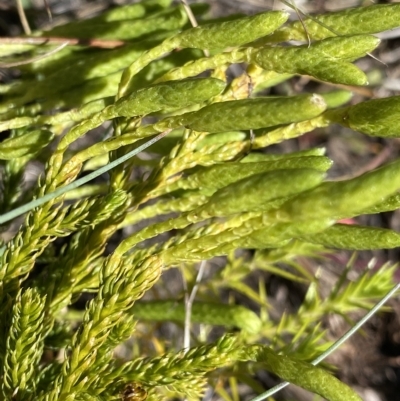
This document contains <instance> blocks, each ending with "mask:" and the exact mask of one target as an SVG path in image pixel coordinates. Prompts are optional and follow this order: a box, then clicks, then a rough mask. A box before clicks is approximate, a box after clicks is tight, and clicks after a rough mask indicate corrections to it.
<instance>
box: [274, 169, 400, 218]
mask: <svg viewBox="0 0 400 401" xmlns="http://www.w3.org/2000/svg"><path fill="white" fill-rule="evenodd" d="M398 189H400V161H395V162H393V163H390V164H388V165H386V166H384V167H381V168H379V169H377V170H374V171H371V172H369V173H366V174H364V175H362V176H360V177H356V178H353V179H351V180H347V181H337V182H325V183H323V184H321V185H320V186H318V187H317V188H314V189H312V190H310V191H307V192H305V193H303V194H300V195H298V196H296V197H295V198H293V199H292V200H290V201H288V202H287V203H286V204H285V205H283V207H282V208H281V209H280V210H279V212H277V213H278V214H279V216H280V218H281V219H283V220H286V219H287V220H312V219H323V218H332V219H335V220H339V219H341V218H344V217H353V216H355V215H357V214H360V213H362V212H363V210H366V209H368V208H369V207H372V206H373V205H375V204H378V203H380V202H382V200H384V199H385V198H387V197H389V196H390V195H393V194H394V193H395V192H396V191H397V190H398Z"/></svg>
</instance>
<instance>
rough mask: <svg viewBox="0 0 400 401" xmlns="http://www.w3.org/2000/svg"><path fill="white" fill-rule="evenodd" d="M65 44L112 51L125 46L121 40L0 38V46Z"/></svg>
mask: <svg viewBox="0 0 400 401" xmlns="http://www.w3.org/2000/svg"><path fill="white" fill-rule="evenodd" d="M66 42H67V45H68V46H78V45H79V46H90V47H100V48H103V49H114V48H115V47H120V46H123V45H124V44H125V42H124V41H122V40H106V39H78V38H59V37H48V38H45V37H43V36H41V37H39V36H38V37H19V36H18V37H13V38H5V37H0V45H60V44H64V43H66Z"/></svg>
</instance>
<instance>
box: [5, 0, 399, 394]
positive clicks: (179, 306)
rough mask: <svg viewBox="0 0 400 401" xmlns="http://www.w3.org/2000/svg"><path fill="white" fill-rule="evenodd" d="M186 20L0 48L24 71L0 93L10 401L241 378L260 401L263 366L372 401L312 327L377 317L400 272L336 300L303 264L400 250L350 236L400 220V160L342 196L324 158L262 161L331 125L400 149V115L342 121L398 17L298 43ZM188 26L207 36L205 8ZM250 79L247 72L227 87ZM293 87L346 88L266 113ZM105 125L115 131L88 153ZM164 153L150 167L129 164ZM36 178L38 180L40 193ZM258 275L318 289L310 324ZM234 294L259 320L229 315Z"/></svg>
mask: <svg viewBox="0 0 400 401" xmlns="http://www.w3.org/2000/svg"><path fill="white" fill-rule="evenodd" d="M170 3H171V2H170V1H169V0H147V1H143V2H140V3H135V4H132V5H127V6H123V7H119V8H115V9H112V10H110V11H108V12H106V13H104V14H102V15H100V16H97V17H95V18H92V19H89V20H85V21H78V22H71V23H68V24H66V25H63V26H59V27H55V28H53V29H51V30H48V31H42V32H35V33H34V34H33V35H32V36H33V38H34V40H35V41H36V42H35V43H36V44H32V42H29V41H28V40H22V41H20V43H17V44H16V43H12V44H4V43H3V44H1V45H0V55H1V57H2V59H3V60H2V63H3V64H4V65H7V64H8V65H12V64H18V69H19V71H20V77H19V78H18V79H15V80H14V81H12V82H9V83H7V84H2V85H1V86H0V93H1V98H0V99H1V101H0V113H1V114H0V130H1V131H2V132H3V135H4V139H3V140H2V142H1V143H0V159H1V161H2V167H3V170H2V191H1V199H0V200H1V203H0V204H1V210H2V216H0V220H1V224H2V225H3V226H2V227H3V231H7V234H8V237H7V240H4V243H3V244H2V248H1V256H0V302H1V308H0V328H1V330H0V380H1V396H0V397H1V399H4V400H21V401H22V400H26V401H28V400H35V401H37V400H39V401H56V400H60V401H61V400H62V401H72V400H121V399H122V400H124V401H143V400H144V399H145V398H146V397H147V399H148V400H160V399H173V398H174V397H184V398H186V399H189V400H196V399H200V398H201V397H202V395H203V394H204V392H205V390H206V388H207V385H209V386H212V387H214V388H215V391H216V392H217V393H218V394H219V396H221V397H222V398H224V399H226V400H230V399H231V398H230V397H231V396H230V395H229V393H228V391H227V387H224V383H225V384H226V383H227V379H228V378H230V381H229V383H230V385H231V388H232V389H233V390H234V389H235V385H234V383H236V382H242V383H246V384H247V385H248V386H250V387H252V388H253V390H254V394H257V393H260V392H262V389H260V386H259V384H257V383H256V382H255V381H254V380H253V379H252V374H253V373H254V371H255V370H256V369H265V370H268V371H270V372H272V373H274V374H275V375H277V376H279V377H281V378H282V379H284V380H287V381H289V382H291V383H294V384H297V385H299V386H301V387H303V388H305V389H308V390H310V391H312V392H314V393H316V394H319V395H321V396H322V397H324V398H325V399H327V400H331V401H349V400H350V401H351V400H360V397H359V396H358V395H357V394H356V393H355V392H354V391H353V390H352V389H351V388H350V387H348V386H347V385H345V384H343V383H342V382H340V381H339V380H338V379H336V378H335V377H334V376H333V375H332V373H331V371H329V370H327V369H325V368H320V367H315V366H313V365H312V364H311V363H310V362H311V361H312V360H313V359H314V358H315V357H316V356H318V355H319V354H320V353H321V352H322V351H323V350H324V349H326V348H327V347H328V346H329V344H330V341H329V339H328V336H327V333H326V332H325V330H324V328H323V327H322V325H320V324H318V322H321V320H322V319H323V318H324V317H325V316H327V315H328V314H331V313H336V314H339V315H347V314H349V313H351V312H355V311H359V310H360V308H361V309H370V308H371V307H372V305H373V303H374V302H375V301H376V300H378V299H380V298H381V297H383V296H384V294H385V293H386V292H388V291H389V290H390V289H391V288H392V287H393V272H394V269H395V266H390V265H385V266H383V267H382V268H381V269H380V270H379V271H377V272H375V273H374V274H372V273H371V272H370V271H369V270H368V269H367V270H366V271H365V272H363V273H361V274H360V275H359V276H358V278H357V279H355V280H353V281H349V280H347V279H346V272H347V271H348V270H349V269H347V270H346V271H345V273H344V274H343V275H342V277H341V278H340V279H339V280H338V283H337V284H336V285H335V286H334V287H333V288H332V291H331V293H330V295H329V296H328V297H326V298H321V296H320V291H319V288H320V287H319V286H320V284H319V279H318V277H315V276H314V275H312V274H311V273H310V272H309V271H307V270H306V269H305V268H303V267H302V266H301V264H300V263H298V262H297V261H296V258H298V257H299V256H310V257H316V256H320V255H322V254H323V253H326V252H327V250H328V249H348V250H370V249H381V248H393V247H397V246H400V235H399V234H398V233H396V232H395V231H392V230H389V229H382V228H376V227H366V226H359V225H346V224H341V223H340V221H342V220H343V219H348V218H354V217H356V216H358V215H362V214H373V213H380V212H384V211H390V210H395V209H397V208H398V207H399V206H400V196H399V194H398V190H399V189H400V160H396V161H394V162H392V163H390V164H386V165H384V166H383V167H380V168H378V169H376V170H373V171H370V172H368V173H366V174H363V175H361V176H358V177H356V178H352V179H349V180H344V181H329V180H328V179H327V178H326V173H327V171H328V170H329V168H330V167H331V166H332V163H333V162H332V160H330V159H329V158H328V157H326V156H325V154H324V153H325V152H324V149H307V150H305V151H302V152H297V153H291V154H280V155H277V154H274V155H273V154H268V153H265V152H260V150H261V149H265V148H267V147H268V146H270V145H273V144H278V143H280V142H282V141H285V140H288V139H290V138H297V137H299V136H301V135H303V134H305V133H307V132H310V131H312V130H314V129H315V128H323V127H327V126H330V125H331V124H339V125H342V126H344V127H348V128H351V129H352V130H354V131H358V132H361V133H364V134H366V135H370V136H380V137H398V136H400V97H396V96H394V97H389V98H385V99H372V100H368V101H363V102H359V103H358V104H352V105H349V104H348V101H349V99H350V97H351V87H352V86H359V85H366V84H367V77H366V75H365V73H364V72H363V71H361V70H360V69H359V68H358V67H357V66H356V65H355V64H354V63H353V62H354V61H355V60H357V59H359V58H361V57H366V56H367V55H368V54H369V53H370V52H372V51H373V50H374V49H375V48H376V47H377V46H378V45H379V40H378V39H377V38H376V37H375V36H373V34H375V33H377V32H381V31H384V30H388V29H392V28H395V27H398V26H400V4H391V5H371V6H368V7H360V8H355V9H348V10H344V11H339V12H334V13H327V14H324V15H317V16H315V17H313V18H311V17H310V18H307V19H305V20H304V21H303V24H304V26H303V25H302V24H301V23H300V22H287V20H288V14H287V13H286V12H283V11H268V12H265V13H261V14H258V15H254V16H250V17H235V18H231V19H227V20H216V21H208V22H207V23H204V21H203V23H201V25H200V26H199V27H196V28H191V27H190V25H189V23H188V18H187V16H186V13H185V12H184V9H183V8H182V7H181V6H173V5H171V4H170ZM193 11H194V13H195V14H196V15H197V16H198V17H199V19H200V21H201V15H202V14H203V13H204V12H205V11H206V8H205V7H204V6H203V5H195V6H194V7H193ZM305 29H306V31H307V34H308V36H309V38H310V39H311V42H310V43H309V44H308V43H307V34H306V32H305ZM55 38H57V40H55ZM60 38H61V39H60ZM32 40H33V39H32ZM40 40H43V43H42V45H40V46H39V45H37V43H38V41H39V42H40ZM291 41H296V42H291ZM299 42H303V43H304V44H299ZM60 43H62V44H63V46H64V47H63V48H61V47H60ZM293 43H295V44H293ZM57 47H58V48H57ZM54 49H55V50H56V51H53V50H54ZM205 51H207V52H205ZM28 58H31V59H33V62H30V63H23V60H24V59H28ZM21 61H22V62H21ZM31 61H32V60H31ZM234 64H240V66H241V67H242V73H241V74H237V75H236V76H234V77H233V78H232V74H230V73H229V71H230V67H231V66H232V65H234ZM294 75H307V76H309V77H310V78H311V79H315V80H319V81H325V82H327V83H331V84H340V85H346V86H347V87H348V90H333V91H331V92H329V93H324V94H315V93H300V94H297V95H293V96H265V95H263V93H265V92H263V91H264V90H265V89H266V88H271V87H273V86H275V85H277V84H278V83H281V82H284V81H285V80H288V79H289V78H291V77H292V76H294ZM100 126H108V127H109V128H110V129H109V130H108V132H109V134H107V135H106V136H102V137H100V136H99V135H97V136H96V135H95V136H94V138H95V139H94V140H91V139H90V138H91V136H92V135H93V133H92V132H90V131H91V130H93V129H95V128H97V127H100ZM159 134H161V135H159ZM157 135H158V136H157ZM85 138H86V141H84V139H85ZM149 139H151V142H150V143H147V141H148V140H149ZM150 144H151V147H149V152H150V153H149V154H147V156H145V157H131V155H132V154H136V153H137V152H138V150H141V149H144V148H145V147H147V146H149V145H150ZM135 149H136V150H135ZM31 162H36V163H42V164H43V165H44V171H43V173H42V174H41V176H40V177H39V179H38V181H37V183H36V184H35V185H33V186H26V185H23V182H24V174H25V173H26V171H27V170H28V169H29V166H30V165H32V163H31ZM118 163H119V164H118ZM106 165H107V166H110V165H111V166H114V168H112V169H111V170H109V174H108V175H107V177H105V178H104V179H102V180H100V181H96V182H93V181H92V182H89V181H90V179H91V178H92V177H93V175H96V173H95V174H93V175H90V174H89V172H93V171H96V170H98V169H100V168H103V169H102V170H100V172H103V171H105V170H106V169H108V168H109V167H104V166H106ZM86 174H89V175H86ZM99 174H100V173H99V172H97V175H99ZM85 177H86V180H85ZM87 177H89V178H87ZM83 183H84V185H81V184H83ZM78 185H81V186H80V187H78ZM32 199H34V200H35V201H34V203H33V204H32V203H28V202H29V201H30V200H32ZM27 203H28V206H27V207H25V208H22V209H21V208H20V207H21V206H22V205H25V204H27ZM22 213H25V214H24V218H23V220H21V218H18V215H20V214H22ZM13 219H14V223H13V224H12V225H10V224H11V220H13ZM131 227H133V228H131ZM121 233H123V235H121ZM107 245H108V246H107ZM246 250H252V252H248V251H246ZM216 257H219V258H218V259H217V260H218V261H219V262H218V263H219V269H218V271H217V272H215V273H214V274H211V273H209V275H208V277H207V279H206V280H203V281H201V280H200V276H201V274H196V271H197V269H198V266H199V263H200V264H201V268H200V269H201V270H200V271H201V272H204V271H207V270H210V269H209V268H208V267H209V263H210V262H208V263H207V262H205V261H210V260H216V259H214V258H216ZM221 261H223V262H221ZM284 264H286V265H289V266H291V269H284V268H283V267H282V266H283V265H284ZM168 269H180V271H181V272H182V274H183V277H184V278H185V282H186V283H187V284H188V285H189V286H190V287H193V286H194V290H193V291H192V292H191V294H186V295H187V296H186V301H185V300H184V294H183V293H182V292H180V291H176V288H179V284H176V283H172V282H170V281H167V280H166V279H164V276H162V274H163V272H165V271H166V270H168ZM257 271H259V272H260V271H261V272H262V271H266V272H269V273H273V274H277V275H281V276H283V277H285V278H286V279H289V280H293V281H296V282H300V283H303V284H305V285H307V286H308V292H307V294H306V297H305V299H304V301H303V304H302V305H301V307H300V309H299V310H297V311H296V312H295V313H289V312H288V313H287V314H285V315H284V316H283V317H282V319H281V320H280V321H279V322H278V321H276V320H274V318H273V314H272V313H271V311H272V307H271V306H270V305H269V303H268V298H267V294H266V293H265V285H264V284H263V279H262V278H261V276H260V275H259V276H257V277H258V278H259V289H255V288H254V286H251V285H249V284H248V282H247V281H246V278H247V277H248V276H250V275H252V274H254V273H255V272H257ZM196 276H197V279H196ZM227 290H228V291H235V292H236V293H239V294H241V296H244V297H245V298H247V299H248V302H247V303H246V302H245V303H244V305H236V304H234V303H229V302H227V301H226V298H223V294H224V293H226V291H227ZM195 294H197V296H196V298H195V299H193V298H194V295H195ZM144 295H145V299H146V300H145V301H144V300H141V298H142V297H143V296H144ZM189 295H193V296H189ZM82 299H87V300H88V301H87V303H86V306H85V307H84V309H82V307H79V302H78V303H77V301H78V300H81V301H80V304H81V303H82ZM246 305H247V306H246ZM248 305H253V310H252V309H251V308H250V307H249V306H248ZM160 321H173V322H177V323H178V325H180V326H179V327H182V325H183V327H184V329H185V333H186V334H185V336H184V337H185V345H182V344H178V343H177V342H176V344H173V343H171V339H170V338H166V337H163V335H162V331H157V330H156V327H157V326H155V325H154V322H160ZM197 323H200V324H202V325H203V326H202V327H204V329H203V330H202V333H203V334H202V335H196V332H193V333H192V337H193V338H192V347H191V348H186V346H187V345H188V340H189V338H190V333H189V334H188V332H189V329H190V327H191V324H197ZM213 326H222V327H224V328H225V330H224V333H222V332H221V331H217V332H210V328H211V327H213ZM217 333H218V334H217ZM221 333H222V334H221ZM177 338H179V336H177ZM116 349H117V350H118V349H119V350H121V349H123V350H124V353H123V355H122V356H121V353H120V352H116ZM218 375H219V377H220V380H219V381H217V378H218ZM221 383H222V384H221Z"/></svg>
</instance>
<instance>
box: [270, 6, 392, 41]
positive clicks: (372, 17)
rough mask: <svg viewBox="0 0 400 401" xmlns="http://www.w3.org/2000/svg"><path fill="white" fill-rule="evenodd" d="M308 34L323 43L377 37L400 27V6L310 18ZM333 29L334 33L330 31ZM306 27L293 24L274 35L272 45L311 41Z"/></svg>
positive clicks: (306, 25) (307, 22)
mask: <svg viewBox="0 0 400 401" xmlns="http://www.w3.org/2000/svg"><path fill="white" fill-rule="evenodd" d="M302 22H303V23H304V24H305V27H306V30H307V34H308V35H310V36H311V38H312V39H315V40H320V39H325V38H329V37H333V36H337V35H341V36H343V35H359V34H368V33H377V32H382V31H386V30H388V29H393V28H396V27H398V26H400V4H376V5H370V6H368V7H357V8H350V9H346V10H341V11H337V12H330V13H327V14H322V15H318V16H315V19H311V18H306V19H304V20H303V21H302ZM328 28H330V29H328ZM307 34H306V32H305V29H304V26H303V24H302V23H301V22H300V21H296V22H292V23H291V24H289V25H288V26H285V27H283V28H281V29H279V30H278V31H277V32H276V33H275V34H273V35H272V37H271V38H268V39H270V40H271V41H274V42H275V41H277V42H280V41H287V40H307V36H306V35H307Z"/></svg>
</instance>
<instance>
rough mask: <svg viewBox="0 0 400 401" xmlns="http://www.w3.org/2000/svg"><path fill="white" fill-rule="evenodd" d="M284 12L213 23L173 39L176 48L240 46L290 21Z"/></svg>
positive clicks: (272, 12) (184, 32)
mask: <svg viewBox="0 0 400 401" xmlns="http://www.w3.org/2000/svg"><path fill="white" fill-rule="evenodd" d="M288 17H289V14H288V13H287V12H283V11H269V12H266V13H261V14H257V15H254V16H250V17H244V18H240V19H238V20H234V21H226V22H219V23H211V24H206V25H202V26H199V27H196V28H192V29H188V30H186V31H183V32H182V33H180V34H178V35H177V36H175V37H174V38H173V40H174V42H175V43H176V47H197V48H199V49H223V48H225V47H231V46H240V45H244V44H245V43H249V42H252V41H254V40H256V39H258V38H261V37H263V36H266V35H269V34H270V33H271V32H273V31H275V30H276V29H277V28H278V27H280V26H281V25H282V24H283V23H285V22H286V20H287V19H288Z"/></svg>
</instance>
